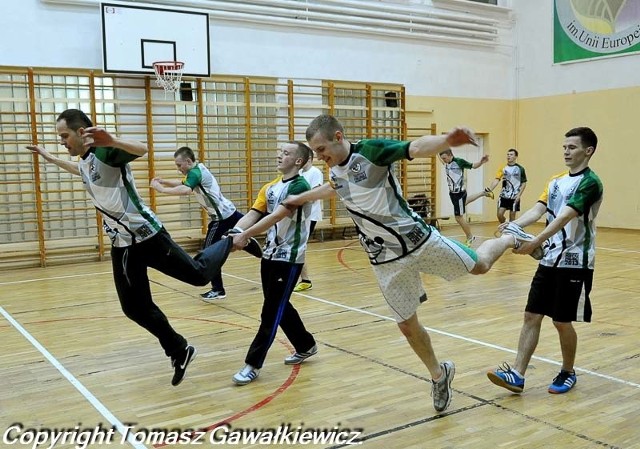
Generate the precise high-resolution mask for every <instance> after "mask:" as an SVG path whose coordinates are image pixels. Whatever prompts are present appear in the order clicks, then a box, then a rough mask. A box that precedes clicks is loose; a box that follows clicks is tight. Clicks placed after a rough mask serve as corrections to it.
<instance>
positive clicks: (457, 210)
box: [449, 190, 467, 216]
mask: <svg viewBox="0 0 640 449" xmlns="http://www.w3.org/2000/svg"><path fill="white" fill-rule="evenodd" d="M449 198H451V202H452V203H453V215H455V216H460V215H464V213H465V212H466V211H467V209H466V207H465V204H464V203H466V202H467V191H466V190H463V191H462V192H458V193H452V192H449Z"/></svg>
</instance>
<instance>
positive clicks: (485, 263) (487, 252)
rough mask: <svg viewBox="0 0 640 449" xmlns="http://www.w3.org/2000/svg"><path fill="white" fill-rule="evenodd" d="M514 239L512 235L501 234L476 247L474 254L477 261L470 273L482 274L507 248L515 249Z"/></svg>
mask: <svg viewBox="0 0 640 449" xmlns="http://www.w3.org/2000/svg"><path fill="white" fill-rule="evenodd" d="M515 246H516V239H515V237H514V236H512V235H508V234H503V235H501V236H500V237H497V238H495V239H491V240H486V241H484V242H483V243H482V245H480V246H479V247H478V249H477V250H476V254H477V255H478V261H477V262H476V265H475V266H474V267H473V270H471V271H470V273H471V274H484V273H486V272H487V271H489V269H490V268H491V267H492V266H493V264H494V263H495V261H496V260H498V258H499V257H500V256H502V254H504V252H505V251H506V250H508V249H509V248H515Z"/></svg>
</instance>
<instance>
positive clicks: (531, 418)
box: [323, 343, 622, 449]
mask: <svg viewBox="0 0 640 449" xmlns="http://www.w3.org/2000/svg"><path fill="white" fill-rule="evenodd" d="M323 344H324V345H325V346H327V347H329V348H332V349H335V350H336V351H340V352H343V353H345V354H349V355H352V356H354V357H358V358H360V359H363V360H366V361H367V362H371V363H374V364H376V365H380V366H383V367H385V368H389V369H391V370H393V371H396V372H400V373H402V374H406V375H408V376H411V377H414V378H416V379H420V380H424V381H426V382H429V383H431V380H430V379H429V378H427V377H425V376H420V375H418V374H415V373H412V372H410V371H407V370H405V369H402V368H400V367H397V366H394V365H391V364H389V363H386V362H382V361H380V360H377V359H374V358H371V357H368V356H365V355H362V354H359V353H357V352H353V351H350V350H348V349H344V348H341V347H339V346H335V345H332V344H329V343H323ZM452 390H453V391H454V392H456V393H457V394H460V395H463V396H466V397H468V398H470V399H474V400H476V401H478V402H477V404H472V405H469V406H467V407H462V408H459V409H455V410H450V411H447V412H444V413H441V414H439V415H435V416H429V417H427V418H423V419H419V420H417V421H411V422H409V423H406V424H403V425H401V426H396V427H391V428H389V429H384V430H380V431H378V432H374V433H371V434H368V435H365V436H364V437H362V438H360V439H358V442H361V443H362V442H365V441H368V440H372V439H374V438H378V437H382V436H386V435H390V434H393V433H395V432H400V431H402V430H406V429H410V428H412V427H416V426H419V425H421V424H425V423H429V422H432V421H435V420H437V419H442V418H445V417H447V416H452V415H457V414H459V413H463V412H467V411H469V410H475V409H477V408H480V407H485V406H490V407H496V408H499V409H501V410H503V411H506V412H509V413H511V414H513V415H516V416H519V417H521V418H524V419H526V420H528V421H533V422H535V423H538V424H541V425H543V426H545V427H549V428H551V429H555V430H558V431H560V432H563V433H566V434H569V435H571V436H573V437H576V438H579V439H581V440H584V441H586V442H589V443H592V444H596V445H598V446H602V447H605V448H609V449H622V448H621V447H620V446H615V445H613V444H611V443H607V442H606V441H601V440H596V439H594V438H591V437H589V436H588V435H585V434H583V433H579V432H576V431H573V430H570V429H567V428H565V427H562V426H560V425H557V424H553V423H551V422H549V421H545V420H544V419H540V418H536V417H535V416H531V415H527V414H526V413H522V412H519V411H517V410H513V409H510V408H508V407H505V406H503V405H500V404H498V403H497V402H496V399H492V400H487V399H483V398H481V397H479V396H476V395H473V394H469V393H466V392H464V391H461V390H457V389H455V388H452ZM350 446H351V445H349V444H342V445H338V446H329V447H327V448H326V449H338V448H343V447H350Z"/></svg>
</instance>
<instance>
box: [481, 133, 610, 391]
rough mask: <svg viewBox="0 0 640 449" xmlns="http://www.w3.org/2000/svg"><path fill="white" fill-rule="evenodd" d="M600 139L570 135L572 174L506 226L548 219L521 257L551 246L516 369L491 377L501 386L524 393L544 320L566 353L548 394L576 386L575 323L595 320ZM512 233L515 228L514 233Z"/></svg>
mask: <svg viewBox="0 0 640 449" xmlns="http://www.w3.org/2000/svg"><path fill="white" fill-rule="evenodd" d="M597 145H598V138H597V136H596V134H595V133H594V132H593V131H592V130H591V129H590V128H587V127H579V128H574V129H571V130H569V131H568V132H567V133H566V134H565V140H564V144H563V149H564V152H563V154H564V161H565V165H566V166H567V167H569V170H568V171H566V172H564V173H561V174H559V175H557V176H554V177H553V178H551V180H550V181H549V183H548V185H547V187H546V188H545V190H544V192H543V193H542V195H541V196H540V198H539V199H538V202H537V203H536V204H535V205H534V206H533V207H532V208H531V209H529V210H528V211H527V212H525V213H524V214H523V215H522V216H521V217H520V218H518V219H517V220H515V222H511V223H506V224H504V225H501V229H503V230H504V231H511V232H514V231H516V232H517V231H518V229H515V230H514V229H512V228H514V227H515V228H520V227H525V226H527V225H530V224H532V223H535V222H536V221H538V219H540V218H541V217H542V216H544V215H545V214H546V223H547V225H546V227H545V228H544V229H543V230H542V232H540V233H539V234H538V235H537V236H532V237H534V238H532V239H531V240H530V241H529V242H525V243H523V244H522V245H521V246H520V247H519V248H518V249H517V250H515V252H516V253H520V254H528V253H529V252H531V251H532V249H533V248H536V247H539V246H540V245H541V244H542V243H543V242H545V241H546V242H547V246H548V247H547V250H546V253H545V255H544V257H543V258H542V260H540V265H539V266H538V270H537V271H536V274H535V276H534V278H533V280H532V281H531V288H530V290H529V298H528V300H527V306H526V308H525V312H524V324H523V325H522V329H521V331H520V340H519V341H518V352H517V355H516V361H515V364H514V366H513V367H511V366H509V365H508V364H507V363H504V364H503V365H502V366H501V367H499V368H498V369H497V370H495V371H490V372H488V373H487V376H488V377H489V379H490V380H491V382H493V383H494V384H496V385H499V386H501V387H504V388H506V389H508V390H510V391H513V392H516V393H520V392H522V391H523V390H524V375H525V372H526V370H527V367H528V365H529V361H530V360H531V357H532V356H533V353H534V351H535V349H536V346H537V343H538V339H539V336H540V327H541V325H542V320H543V319H544V317H545V316H548V317H550V318H551V319H552V320H553V325H554V327H555V328H556V330H557V331H558V336H559V338H560V349H561V350H562V367H561V370H560V373H559V374H558V375H557V376H556V377H555V378H554V379H553V381H552V382H551V384H550V385H549V388H548V391H549V393H554V394H558V393H566V392H567V391H569V390H571V389H572V388H573V386H574V385H575V384H576V381H577V378H576V374H575V371H574V362H575V357H576V349H577V345H578V336H577V334H576V331H575V329H574V327H573V324H572V322H573V321H584V322H590V321H591V300H590V297H589V295H590V292H591V285H592V282H593V269H594V261H595V249H596V246H595V243H596V242H595V238H596V226H595V219H596V216H597V215H598V211H599V209H600V205H601V204H602V198H603V188H602V183H601V182H600V179H599V178H598V176H597V175H596V174H595V173H594V172H593V171H592V170H591V169H590V168H589V161H590V160H591V157H592V156H593V154H594V153H595V151H596V147H597ZM510 228H511V229H510Z"/></svg>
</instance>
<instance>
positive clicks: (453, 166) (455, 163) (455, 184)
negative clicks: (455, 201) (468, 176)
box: [444, 157, 473, 193]
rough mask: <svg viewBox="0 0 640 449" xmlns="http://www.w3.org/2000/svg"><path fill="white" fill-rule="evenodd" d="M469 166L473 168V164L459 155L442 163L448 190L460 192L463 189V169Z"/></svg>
mask: <svg viewBox="0 0 640 449" xmlns="http://www.w3.org/2000/svg"><path fill="white" fill-rule="evenodd" d="M470 168H473V164H472V163H471V162H468V161H465V160H464V159H462V158H459V157H454V158H453V159H452V160H451V162H449V163H448V164H444V169H445V172H446V173H447V184H448V185H449V192H451V193H460V192H462V191H464V190H465V179H464V171H465V169H470Z"/></svg>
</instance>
